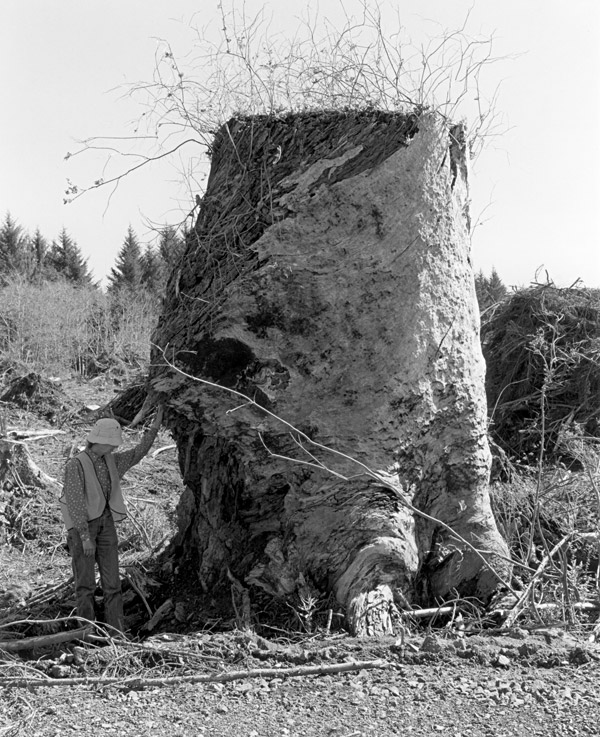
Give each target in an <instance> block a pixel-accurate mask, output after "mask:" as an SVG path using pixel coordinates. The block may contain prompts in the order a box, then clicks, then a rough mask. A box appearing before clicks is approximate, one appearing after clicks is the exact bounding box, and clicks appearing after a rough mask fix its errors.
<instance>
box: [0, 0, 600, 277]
mask: <svg viewBox="0 0 600 737" xmlns="http://www.w3.org/2000/svg"><path fill="white" fill-rule="evenodd" d="M232 1H233V2H234V4H235V5H236V6H239V7H242V3H241V2H239V1H238V0H223V2H224V3H225V4H226V5H228V6H229V5H230V4H231V2H232ZM365 1H366V4H367V5H369V6H373V5H374V0H365ZM361 5H362V3H361V2H360V0H344V1H343V2H340V0H320V1H319V3H318V5H317V3H316V2H315V3H312V5H309V3H308V1H306V2H304V0H295V1H294V2H292V1H291V0H266V1H264V2H263V1H262V0H261V1H258V0H246V3H245V8H246V12H247V14H248V15H249V16H254V14H255V13H256V12H257V11H258V10H259V9H261V8H264V9H265V11H266V15H267V16H269V17H271V16H272V28H273V33H276V32H280V33H284V34H286V35H291V34H293V33H295V31H296V29H297V27H298V15H299V14H302V13H303V12H304V10H305V9H306V7H311V8H312V9H313V11H314V9H316V8H317V7H318V10H319V13H320V15H321V16H322V17H325V18H327V19H329V20H330V21H332V22H333V23H334V24H336V25H338V26H339V27H341V26H343V24H344V18H345V16H344V13H343V9H345V12H346V14H347V15H350V16H351V15H353V14H355V15H360V8H361ZM380 6H381V9H382V11H383V12H384V13H387V12H389V11H391V10H394V11H398V14H399V17H400V19H401V22H402V24H403V26H404V27H405V28H406V29H407V32H408V34H409V35H410V37H411V39H412V41H413V43H415V44H421V43H424V42H425V41H426V40H427V38H430V37H431V36H432V35H438V34H439V30H440V26H442V27H446V28H449V29H457V28H459V27H460V26H461V25H462V24H463V21H464V20H465V17H466V14H467V12H468V10H469V8H472V10H471V14H470V18H469V24H468V26H467V29H466V30H467V31H468V32H470V33H471V34H472V35H477V36H481V35H486V36H489V35H492V34H493V35H494V39H495V40H494V53H495V55H497V56H505V55H511V56H516V58H513V59H512V60H510V61H503V62H498V63H496V64H495V65H494V67H493V69H492V68H490V82H489V88H488V89H486V88H484V90H483V92H484V94H487V95H488V96H491V95H492V94H493V92H494V89H495V86H496V82H497V81H498V80H500V79H501V80H502V85H501V88H500V94H499V98H498V101H497V103H496V108H497V110H498V111H499V112H500V113H502V114H503V116H504V122H505V127H509V130H508V131H507V132H506V133H505V134H504V135H503V136H501V137H500V138H499V139H495V140H494V141H493V142H492V143H491V145H490V146H489V147H488V148H487V150H485V151H484V152H483V153H482V154H481V155H480V156H479V158H478V159H477V160H476V162H475V164H474V171H473V173H472V178H471V189H472V199H473V215H474V217H475V219H477V218H478V217H479V216H480V219H481V224H480V225H479V226H478V227H477V228H476V230H475V232H474V234H473V263H474V266H475V268H476V269H480V268H481V269H483V270H484V272H486V273H489V271H490V270H491V268H492V266H495V267H496V269H497V270H498V272H499V274H500V276H501V277H502V279H503V280H504V281H505V282H506V283H507V284H515V285H526V284H528V283H529V282H531V281H532V280H533V279H534V276H535V273H536V270H537V269H539V268H542V269H546V270H547V271H548V274H549V275H550V277H551V278H552V279H553V280H554V281H555V282H556V283H557V284H559V285H561V286H568V285H569V284H571V283H573V282H574V281H575V280H576V279H578V278H581V279H582V280H583V282H584V283H585V284H586V285H587V286H590V287H600V245H599V244H600V237H599V236H600V226H599V217H600V215H599V214H600V186H599V182H600V174H599V172H600V144H599V141H600V85H599V83H598V80H599V79H600V51H599V49H600V3H598V1H597V0H571V1H570V2H569V3H568V4H565V2H564V0H527V1H526V2H524V1H523V0H502V2H490V0H396V1H395V2H390V0H381V2H380ZM190 24H192V25H195V26H196V27H200V28H204V27H205V26H206V25H207V24H208V27H209V29H210V28H212V29H213V31H215V30H216V29H218V28H219V26H220V13H219V11H218V0H168V2H166V1H162V2H159V1H158V0H147V1H146V2H141V0H101V1H100V0H88V1H87V2H82V0H55V2H48V0H2V2H1V3H0V65H1V69H2V72H1V76H0V95H1V99H2V109H3V115H2V136H0V216H1V217H3V216H4V213H6V211H10V212H11V214H12V215H13V217H14V218H16V219H17V221H18V222H19V223H20V224H21V225H23V226H24V227H25V228H27V229H28V230H30V231H33V230H34V229H35V228H36V227H39V228H40V230H41V231H42V233H43V234H44V235H45V236H46V237H47V238H48V239H52V238H55V237H56V236H57V235H58V233H59V231H60V230H61V228H62V227H63V226H65V227H66V228H67V230H68V231H69V233H70V234H71V236H72V237H73V238H74V239H75V240H76V241H77V243H78V245H79V247H80V248H81V250H82V252H83V254H84V256H86V257H87V258H88V259H89V265H90V267H91V269H92V270H93V272H94V275H95V276H96V278H103V277H104V276H105V275H106V273H107V272H108V271H109V270H110V267H111V266H112V265H113V263H114V259H115V257H116V254H117V252H118V250H119V248H120V246H121V244H122V242H123V239H124V237H125V234H126V231H127V227H128V225H129V224H131V225H132V226H133V228H134V230H135V231H136V232H137V233H138V235H139V237H140V240H141V241H142V242H147V241H150V240H151V239H152V238H153V233H152V230H151V226H150V225H149V223H156V224H159V225H160V224H163V223H179V222H181V221H182V220H183V218H184V217H185V215H186V213H187V212H189V210H190V209H191V207H192V204H193V200H194V196H195V194H196V191H197V190H198V189H199V188H200V185H199V184H197V182H198V181H199V178H198V177H197V178H196V181H195V182H194V181H193V179H192V180H191V181H190V178H189V176H187V177H185V176H183V175H182V173H181V172H182V171H183V172H186V171H188V172H189V169H190V161H192V160H194V159H195V157H196V156H197V154H198V151H197V150H194V147H193V146H191V147H188V148H184V149H182V150H181V151H180V152H179V153H178V155H177V156H176V157H174V158H173V159H172V160H169V161H163V162H161V164H160V165H156V166H153V167H149V168H145V169H142V170H141V171H140V172H137V173H136V174H133V175H131V176H129V177H128V178H127V179H125V180H124V181H122V183H121V184H120V186H119V187H118V189H117V190H116V191H115V192H114V194H113V195H112V196H111V197H110V198H109V191H108V190H107V189H106V188H102V189H99V190H96V191H92V192H90V193H88V194H86V195H85V196H84V197H81V198H79V199H77V200H76V201H75V202H73V203H71V204H69V205H66V206H65V205H63V197H64V190H65V188H66V180H67V178H69V179H70V180H72V181H73V182H75V183H76V184H78V185H80V186H82V185H86V184H90V183H91V182H93V181H94V180H95V179H98V178H100V177H101V176H103V171H102V168H103V163H104V160H105V155H104V154H103V156H102V157H100V156H99V155H97V154H94V155H92V154H83V155H81V156H75V157H72V158H70V159H69V160H67V161H65V159H64V157H65V154H66V153H67V152H71V153H75V152H76V151H77V150H79V149H81V146H80V145H78V144H77V141H81V140H82V139H86V138H89V137H92V136H123V135H133V129H134V123H135V121H137V120H138V119H139V118H140V116H141V115H142V113H144V112H145V108H144V107H141V106H140V105H139V103H137V102H136V101H135V100H134V99H132V98H131V97H130V96H127V94H126V93H127V85H130V84H133V83H136V82H147V81H150V80H151V79H152V76H153V72H154V69H155V55H156V54H157V50H160V49H162V48H163V47H162V46H161V44H160V42H159V41H158V39H164V40H167V41H168V42H169V43H170V44H171V46H172V48H173V51H174V53H175V55H176V56H177V57H179V58H180V59H184V60H185V59H186V56H187V59H188V63H191V61H190V57H189V52H190V50H191V46H192V40H193V38H194V33H193V31H192V28H191V27H190ZM438 24H440V25H438ZM207 32H208V31H207ZM158 53H160V51H158ZM517 55H518V56H517ZM130 161H131V160H129V162H125V163H130ZM186 179H187V181H186ZM540 279H541V280H542V281H543V280H545V274H544V272H543V271H542V272H541V275H540Z"/></svg>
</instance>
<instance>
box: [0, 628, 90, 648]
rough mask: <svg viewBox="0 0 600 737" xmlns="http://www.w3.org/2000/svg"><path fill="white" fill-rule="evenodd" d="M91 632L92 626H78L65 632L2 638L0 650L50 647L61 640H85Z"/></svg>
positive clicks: (61, 641)
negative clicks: (10, 638) (8, 638)
mask: <svg viewBox="0 0 600 737" xmlns="http://www.w3.org/2000/svg"><path fill="white" fill-rule="evenodd" d="M91 632H92V627H80V628H79V629H76V630H67V631H66V632H56V633H54V634H52V635H39V636H37V637H24V638H21V639H20V640H4V641H0V652H1V651H2V650H4V652H7V653H16V652H21V651H23V650H35V649H36V648H40V647H52V646H53V645H59V644H60V643H63V642H71V641H72V640H85V639H86V637H87V636H88V635H89V634H90V633H91Z"/></svg>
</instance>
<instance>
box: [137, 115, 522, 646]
mask: <svg viewBox="0 0 600 737" xmlns="http://www.w3.org/2000/svg"><path fill="white" fill-rule="evenodd" d="M466 169H467V162H466V152H465V145H464V131H463V130H462V128H461V127H460V126H454V127H451V126H449V125H448V124H447V122H445V121H444V120H442V118H441V117H439V116H436V115H435V114H430V113H424V114H419V113H417V112H414V113H409V114H392V113H383V112H374V111H365V112H354V113H352V112H345V113H342V112H335V113H310V114H309V113H307V114H301V115H289V116H287V117H255V118H247V119H236V120H232V121H230V122H229V123H228V124H227V125H225V126H223V127H222V129H220V130H219V131H218V133H217V135H216V137H215V141H214V147H213V151H212V168H211V173H210V178H209V182H208V187H207V191H206V195H205V197H204V199H203V202H202V206H201V210H200V214H199V217H198V221H197V224H196V228H195V231H194V233H193V234H192V237H190V238H189V241H188V244H187V251H186V254H185V257H184V261H183V263H182V265H181V267H180V268H179V269H178V270H177V271H176V272H175V273H174V274H173V275H172V277H171V280H170V283H169V287H168V295H167V299H166V302H165V306H164V311H163V314H162V317H161V320H160V323H159V326H158V329H157V331H156V333H155V336H154V341H155V343H156V344H157V345H158V346H159V348H160V350H158V351H156V353H155V356H154V362H155V369H154V372H153V375H152V387H153V392H155V393H157V394H160V395H162V396H163V397H166V399H167V402H168V407H169V413H168V423H169V425H170V427H171V429H172V431H173V433H174V435H175V438H176V441H177V444H178V447H179V458H180V465H181V469H182V472H183V476H184V482H185V485H186V492H185V493H184V496H183V498H182V500H181V505H180V529H179V533H178V535H177V538H176V541H175V545H176V546H177V550H178V552H179V554H180V556H181V560H186V561H187V562H188V564H189V565H191V566H192V567H193V570H194V572H195V575H196V576H197V585H198V586H199V587H202V588H203V589H205V590H208V589H212V588H213V587H215V586H218V585H219V584H221V583H224V584H225V583H226V584H227V585H229V580H228V576H233V577H234V578H235V579H237V581H241V582H243V583H244V584H245V585H246V586H249V587H250V588H251V591H252V590H256V589H254V587H259V588H261V589H262V590H264V591H267V592H269V593H270V594H272V595H273V596H275V597H282V598H283V597H294V596H298V595H299V596H307V595H308V594H307V592H308V591H310V592H312V594H314V593H315V590H316V591H318V592H333V593H334V595H335V596H336V598H337V600H338V602H339V603H340V604H341V605H342V606H343V607H344V608H345V611H346V614H347V619H348V622H349V625H350V627H351V629H352V630H353V631H354V632H355V633H358V634H377V633H382V632H390V631H391V628H392V621H391V614H392V613H393V611H394V603H395V604H397V605H398V604H400V605H402V604H403V603H405V602H407V601H409V602H411V603H421V604H425V603H429V602H432V601H440V600H443V599H444V598H447V597H449V596H455V595H456V592H458V593H460V594H463V595H472V596H476V597H478V598H480V599H481V600H485V599H486V598H487V597H489V595H490V594H491V592H492V591H493V590H494V589H495V587H496V585H497V578H496V576H495V574H494V573H492V572H491V571H490V570H489V569H488V568H487V567H486V566H485V565H484V564H483V563H482V561H481V559H480V557H478V556H477V555H476V554H475V553H474V552H472V550H471V549H470V548H469V547H468V546H465V544H464V542H461V541H460V540H459V539H458V538H456V537H454V536H453V535H452V534H451V533H450V532H448V530H447V529H446V528H444V527H443V526H441V525H440V524H437V523H436V522H434V521H430V520H426V519H424V518H422V517H419V516H418V515H417V516H415V515H413V513H411V512H410V510H408V509H407V508H406V506H404V502H406V501H408V502H411V503H412V504H414V505H415V506H416V507H417V508H418V509H420V510H422V511H424V512H426V513H427V514H428V515H430V516H432V517H434V518H437V519H439V520H441V521H443V522H444V523H446V524H447V525H450V526H451V527H452V528H453V529H454V530H455V531H456V532H457V533H458V534H459V535H460V536H462V537H463V538H464V539H466V540H467V541H469V542H470V543H472V544H473V545H474V546H475V547H477V548H478V549H479V550H481V551H483V552H484V555H485V556H487V557H488V559H489V560H490V561H492V562H493V564H494V565H495V567H496V570H497V571H499V572H501V573H502V574H505V573H506V572H507V568H508V564H507V563H506V562H505V560H504V558H503V557H502V556H505V555H507V549H506V546H505V544H504V542H503V540H502V539H501V537H500V535H499V533H498V531H497V529H496V525H495V523H494V519H493V517H492V514H491V511H490V506H489V500H488V489H487V483H488V474H489V463H490V457H489V450H488V445H487V440H486V412H485V397H484V364H483V360H482V357H481V351H480V347H479V336H478V314H477V309H476V300H475V292H474V285H473V276H472V272H471V266H470V263H469V237H468V193H467V181H466ZM161 363H162V365H159V364H161ZM169 364H172V365H169ZM173 366H175V367H176V368H177V369H179V371H177V370H175V369H174V368H173ZM182 372H183V373H182ZM184 374H185V375H184ZM194 377H196V378H197V379H201V380H204V381H208V382H211V383H213V384H217V385H219V386H221V387H223V389H219V388H214V387H211V386H208V385H207V384H204V383H201V382H199V381H196V380H194ZM225 388H229V389H232V390H235V391H236V392H238V393H239V394H238V395H234V394H232V393H231V392H227V391H226V390H225ZM240 395H244V396H245V397H248V398H250V399H251V400H252V402H248V401H247V400H246V399H245V398H244V397H243V396H240ZM261 407H263V408H265V409H267V410H268V411H269V412H270V413H273V414H275V415H277V416H278V417H280V418H282V419H283V420H284V421H285V422H282V421H279V420H277V419H275V418H274V417H273V416H272V415H271V414H267V413H266V412H264V411H262V410H261ZM287 423H289V424H287ZM292 428H295V429H296V430H297V431H299V432H300V433H304V436H303V435H301V434H299V433H298V432H296V431H295V430H294V429H292ZM305 436H308V437H309V438H310V439H311V440H312V441H314V442H315V443H318V444H320V446H325V447H326V448H330V449H333V450H334V451H337V452H338V453H342V454H345V455H346V456H348V457H349V458H345V457H342V456H341V455H336V454H335V453H331V452H328V451H327V450H325V449H324V448H323V447H320V446H316V445H314V444H312V443H310V442H308V441H307V440H306V437H305ZM290 457H291V458H294V459H296V461H292V460H289V458H290ZM351 459H354V460H351ZM355 461H358V462H359V463H360V464H364V465H365V466H366V467H368V468H370V469H373V470H377V471H383V472H385V473H387V474H389V478H390V483H389V484H385V483H381V482H380V481H377V480H376V479H373V478H372V477H370V476H369V474H368V473H367V472H365V469H364V468H363V467H362V466H360V465H359V464H358V463H356V462H355ZM319 463H323V464H325V465H326V466H327V468H328V469H329V470H325V469H323V468H318V467H317V466H318V465H319ZM188 570H189V566H188ZM193 583H194V584H196V581H194V582H193Z"/></svg>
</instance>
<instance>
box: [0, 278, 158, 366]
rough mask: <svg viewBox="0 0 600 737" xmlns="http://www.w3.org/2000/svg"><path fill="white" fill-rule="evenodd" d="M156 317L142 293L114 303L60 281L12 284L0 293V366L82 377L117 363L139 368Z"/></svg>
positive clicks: (145, 357) (93, 291)
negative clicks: (73, 374)
mask: <svg viewBox="0 0 600 737" xmlns="http://www.w3.org/2000/svg"><path fill="white" fill-rule="evenodd" d="M156 318H157V306H156V303H155V301H154V300H152V299H150V298H149V297H147V296H146V294H145V293H143V292H142V293H141V294H140V295H135V296H133V295H131V296H129V297H127V298H124V297H123V296H120V297H119V300H118V301H117V300H115V299H113V298H110V297H108V296H107V295H105V294H104V293H103V292H101V291H100V290H98V289H96V288H94V287H75V286H73V285H72V284H69V283H68V282H66V281H53V282H44V283H41V284H31V283H29V282H27V281H26V280H24V279H14V280H12V281H10V282H9V283H8V284H6V285H5V286H4V287H2V289H1V290H0V354H1V355H2V362H3V364H4V365H10V364H13V365H18V366H22V367H27V369H28V370H32V371H38V372H40V373H43V374H48V373H54V374H65V373H70V372H72V371H76V372H78V373H79V374H80V375H82V376H88V375H90V374H91V375H94V374H96V373H99V372H100V371H103V370H107V369H108V368H111V367H114V366H115V365H119V364H121V365H122V366H124V367H131V366H133V367H135V368H138V369H139V368H140V367H144V366H146V365H147V363H148V360H149V345H150V343H149V338H150V334H151V331H152V329H153V327H154V324H155V322H156Z"/></svg>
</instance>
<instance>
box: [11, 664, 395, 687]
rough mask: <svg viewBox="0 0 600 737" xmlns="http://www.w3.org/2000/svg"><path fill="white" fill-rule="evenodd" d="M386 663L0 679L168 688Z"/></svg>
mask: <svg viewBox="0 0 600 737" xmlns="http://www.w3.org/2000/svg"><path fill="white" fill-rule="evenodd" d="M388 667H389V663H388V662H387V660H362V661H361V660H358V661H353V662H350V663H333V664H331V665H299V666H295V667H294V668H255V669H252V670H241V671H230V672H229V673H202V674H199V675H188V676H165V677H164V678H139V677H137V678H123V677H117V676H111V677H90V678H85V677H82V678H52V679H49V678H18V677H15V678H0V686H12V687H13V688H14V687H23V688H31V687H35V686H43V687H47V686H87V685H89V686H92V685H93V686H110V685H119V686H126V687H127V688H140V687H143V686H153V687H156V686H171V685H174V684H179V683H228V682H229V681H240V680H244V679H246V678H282V677H285V678H297V677H299V676H321V675H329V674H332V673H348V672H350V671H357V670H371V669H374V668H388Z"/></svg>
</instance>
